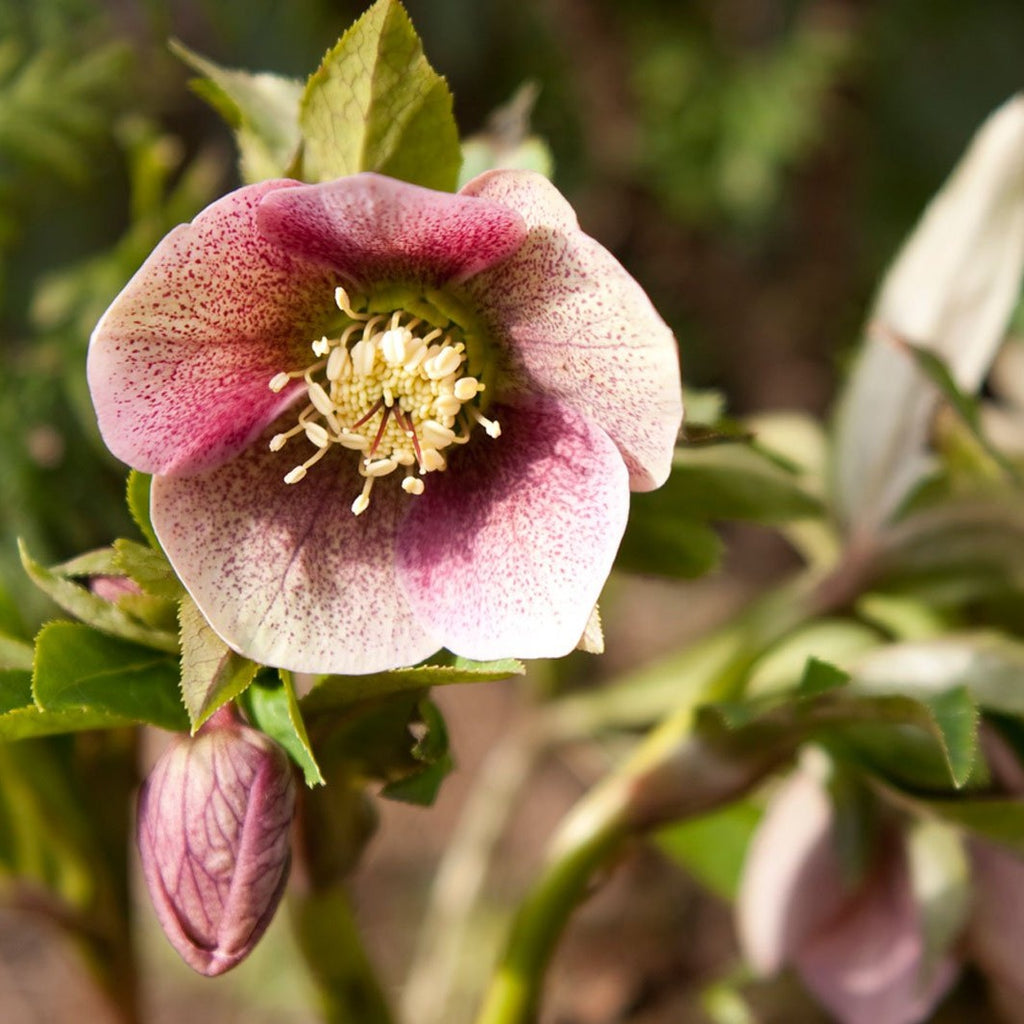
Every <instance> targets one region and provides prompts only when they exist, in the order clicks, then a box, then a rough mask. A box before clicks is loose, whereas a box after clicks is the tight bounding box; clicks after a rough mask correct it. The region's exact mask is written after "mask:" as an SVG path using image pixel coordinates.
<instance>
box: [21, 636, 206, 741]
mask: <svg viewBox="0 0 1024 1024" xmlns="http://www.w3.org/2000/svg"><path fill="white" fill-rule="evenodd" d="M32 692H33V695H34V696H35V701H36V704H37V705H38V706H39V708H40V709H41V710H43V711H53V712H61V711H67V712H78V711H82V710H87V711H93V712H102V713H105V714H107V715H113V716H116V717H119V718H126V719H129V720H132V721H136V722H148V723H149V724H151V725H157V726H160V727H161V728H163V729H172V730H177V729H184V728H186V727H187V724H188V720H187V717H186V715H185V711H184V708H183V707H182V706H181V701H180V699H179V695H178V665H177V661H176V659H174V658H169V657H167V656H166V655H163V654H160V653H158V652H156V651H153V650H151V649H150V648H146V647H140V646H138V645H137V644H133V643H127V642H125V641H124V640H118V639H115V638H114V637H110V636H105V635H103V634H102V633H97V632H96V631H95V630H92V629H90V628H89V627H88V626H83V625H79V624H78V623H74V622H53V623H50V624H49V625H47V626H44V627H43V629H42V630H41V631H40V633H39V636H38V637H37V639H36V660H35V669H34V672H33V677H32Z"/></svg>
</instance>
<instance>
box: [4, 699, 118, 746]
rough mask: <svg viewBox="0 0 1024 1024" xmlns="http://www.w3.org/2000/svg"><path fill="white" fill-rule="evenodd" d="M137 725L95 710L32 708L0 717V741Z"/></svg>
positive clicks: (19, 709) (16, 710) (14, 711)
mask: <svg viewBox="0 0 1024 1024" xmlns="http://www.w3.org/2000/svg"><path fill="white" fill-rule="evenodd" d="M136 724H138V723H137V721H136V720H135V719H133V718H128V717H127V716H125V715H111V714H108V713H107V712H106V711H98V710H96V709H95V708H75V709H73V710H69V711H41V710H40V709H39V708H37V707H36V706H35V705H32V706H31V707H22V708H14V709H13V710H11V711H7V712H5V713H4V714H0V741H3V742H5V743H6V742H13V741H15V740H28V739H37V738H39V737H43V736H60V735H63V734H64V733H69V732H85V731H87V730H92V729H117V728H121V727H123V726H129V725H136Z"/></svg>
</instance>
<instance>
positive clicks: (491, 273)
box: [463, 171, 683, 490]
mask: <svg viewBox="0 0 1024 1024" xmlns="http://www.w3.org/2000/svg"><path fill="white" fill-rule="evenodd" d="M463 194H467V195H475V196H481V197H485V198H491V199H493V200H494V201H496V202H499V203H502V204H506V205H508V206H509V207H511V208H512V209H515V210H518V211H519V212H520V213H521V214H522V216H523V219H524V220H525V221H526V223H527V224H528V225H529V228H530V231H529V234H528V236H527V238H526V241H525V242H524V243H523V244H522V246H520V248H519V249H518V250H517V251H516V253H515V254H514V255H513V256H512V257H511V258H510V259H508V260H507V261H506V262H504V263H502V264H500V265H499V266H496V267H493V268H491V269H490V270H487V271H485V272H484V273H481V274H479V275H478V276H477V277H475V278H473V280H472V281H470V282H468V284H467V288H468V289H469V291H470V293H471V294H472V295H473V297H474V298H475V300H476V301H477V303H478V305H479V306H480V308H481V309H482V310H483V311H484V315H485V316H486V318H487V320H488V322H489V324H490V325H491V326H492V328H493V329H494V331H495V333H496V334H497V336H499V337H500V338H501V339H502V341H503V351H502V356H503V360H504V371H505V376H504V377H503V378H502V379H501V380H500V382H499V384H500V387H501V394H502V395H503V396H514V395H516V394H519V393H523V394H536V393H538V392H539V393H543V394H547V395H551V396H552V397H555V398H557V399H559V400H560V401H562V402H564V403H566V404H568V405H571V406H572V407H573V408H575V409H578V410H579V411H580V412H582V413H584V415H586V416H587V417H589V418H590V419H592V420H594V421H595V422H596V423H599V424H600V425H601V426H602V427H603V428H604V429H605V430H606V431H607V432H608V434H609V435H610V436H611V438H612V439H613V440H614V441H615V443H616V444H617V445H618V446H619V449H620V451H621V453H622V457H623V458H624V459H625V461H626V465H627V466H628V467H629V472H630V484H631V486H632V488H633V489H634V490H651V489H652V488H654V487H658V486H660V485H661V484H662V483H664V481H665V479H666V477H667V476H668V473H669V469H670V467H671V461H672V450H673V447H674V444H675V439H676V435H677V434H678V432H679V426H680V423H681V421H682V411H683V410H682V393H681V388H680V383H679V357H678V352H677V349H676V343H675V339H674V338H673V337H672V332H671V331H670V330H669V328H668V326H667V325H666V324H665V323H664V321H663V320H662V319H661V317H659V316H658V314H657V312H656V311H655V309H654V307H653V306H652V305H651V302H650V300H649V299H648V298H647V296H646V295H645V294H644V292H643V290H642V289H641V288H640V286H639V285H638V284H637V283H636V281H634V280H633V278H632V277H630V275H629V274H628V273H627V272H626V270H625V269H624V268H623V267H622V266H621V264H619V262H618V261H617V260H616V259H615V258H614V257H613V256H612V255H611V254H610V253H609V252H608V251H607V250H606V249H604V248H603V247H602V246H601V245H599V244H598V243H597V242H595V241H594V240H593V239H592V238H590V237H589V236H588V235H585V234H584V233H583V232H582V231H580V230H579V227H578V225H577V222H576V217H575V214H574V213H573V211H572V207H571V206H569V204H568V203H567V202H566V200H565V199H564V198H563V197H562V196H561V195H560V194H559V193H558V191H557V190H556V189H555V187H554V186H553V185H551V183H550V182H548V181H547V180H546V179H545V178H543V177H541V176H540V175H538V174H533V173H532V172H529V171H492V172H489V173H488V174H484V175H481V176H480V177H479V178H476V179H474V180H473V181H471V182H470V183H469V184H468V185H467V186H466V187H465V188H464V189H463Z"/></svg>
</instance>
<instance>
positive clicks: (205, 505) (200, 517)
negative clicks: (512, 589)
mask: <svg viewBox="0 0 1024 1024" xmlns="http://www.w3.org/2000/svg"><path fill="white" fill-rule="evenodd" d="M276 429H280V425H276ZM275 432H276V430H275V427H271V428H270V429H269V430H268V431H267V432H266V433H265V434H264V435H263V437H262V438H260V439H259V440H258V441H257V442H256V443H255V444H254V445H252V446H251V447H250V448H248V449H246V451H244V452H243V453H242V454H241V455H239V456H238V457H236V458H235V459H233V460H232V461H231V462H229V463H227V464H225V465H224V466H222V467H220V468H219V469H216V470H214V471H212V472H209V473H205V474H202V475H199V476H193V477H176V478H167V477H158V478H157V479H156V480H154V482H153V499H152V516H153V526H154V528H155V529H156V532H157V535H158V537H159V538H160V543H161V544H162V545H163V548H164V550H165V551H166V552H167V556H168V558H169V559H170V561H171V564H172V565H173V566H174V568H175V570H176V571H177V572H178V574H179V575H180V577H181V579H182V580H183V582H184V583H185V585H186V587H187V588H188V590H189V592H190V593H191V595H192V597H193V598H194V599H195V601H196V603H197V604H198V605H199V607H200V609H202V612H203V614H204V615H205V616H206V618H207V620H208V621H209V623H210V625H211V626H212V627H213V628H214V629H215V630H216V631H217V633H218V634H219V635H220V636H221V637H222V638H223V639H224V640H225V641H226V642H227V643H228V644H229V645H230V646H231V647H233V648H234V649H235V650H238V651H241V652H242V653H244V654H245V655H246V657H249V658H252V659H254V660H256V661H259V662H262V663H264V664H268V665H275V666H279V667H281V668H287V669H292V670H293V671H296V672H376V671H382V670H384V669H389V668H396V667H398V666H401V665H409V664H412V663H414V662H416V661H419V660H421V659H422V658H425V657H426V656H427V655H428V654H432V653H433V652H434V651H435V650H437V648H438V647H440V646H441V641H439V640H436V639H433V638H432V637H430V636H428V635H427V633H426V632H425V631H424V629H423V627H422V626H421V625H420V624H419V622H418V621H417V619H416V616H415V615H414V614H413V612H412V610H411V609H410V607H409V605H408V603H407V601H406V599H405V596H404V595H403V594H402V592H401V590H400V588H399V587H398V586H397V583H396V578H395V569H394V544H395V530H396V528H397V522H398V519H399V518H400V517H401V515H403V514H404V512H405V509H406V507H407V503H408V502H409V501H410V500H411V499H410V498H409V497H408V496H407V495H405V494H404V493H402V492H401V490H400V488H399V486H398V480H396V479H388V480H384V481H382V482H381V483H380V485H379V486H377V487H376V488H375V489H374V492H373V499H372V504H371V506H370V509H369V510H368V511H367V512H366V513H364V514H363V515H361V516H354V515H352V513H351V511H350V506H351V504H352V501H353V499H354V498H355V496H356V495H357V494H359V492H360V490H361V489H362V486H363V482H364V481H363V478H362V477H361V476H359V474H358V472H357V466H358V461H357V456H356V455H355V454H354V453H352V452H348V451H334V452H331V453H330V454H328V456H327V457H326V458H324V459H323V460H322V461H321V462H319V463H318V464H317V465H316V467H315V469H313V470H311V471H310V473H309V475H308V476H307V477H306V478H305V479H304V480H302V481H301V482H300V483H297V484H293V485H289V484H285V483H284V482H283V480H282V477H283V475H284V473H285V472H286V471H287V470H288V469H289V467H290V466H291V465H292V464H293V462H294V458H293V457H292V456H290V455H288V454H287V453H279V452H271V451H270V450H269V449H268V447H267V442H268V440H269V438H270V437H271V436H272V435H273V434H274V433H275Z"/></svg>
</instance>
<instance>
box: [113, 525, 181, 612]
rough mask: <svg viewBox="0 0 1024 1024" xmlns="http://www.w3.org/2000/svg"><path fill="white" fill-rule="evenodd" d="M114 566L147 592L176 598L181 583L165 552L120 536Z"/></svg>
mask: <svg viewBox="0 0 1024 1024" xmlns="http://www.w3.org/2000/svg"><path fill="white" fill-rule="evenodd" d="M114 565H115V566H116V567H117V569H118V571H119V572H120V573H123V574H124V575H125V576H128V577H130V578H131V579H133V580H134V581H135V582H136V583H137V584H138V585H139V586H140V587H141V588H142V589H143V590H144V591H145V592H146V593H147V594H152V595H153V596H154V597H165V598H168V599H170V600H176V599H177V598H179V597H181V594H182V586H181V583H180V582H179V580H178V577H177V575H176V574H175V572H174V570H173V569H172V568H171V563H170V562H168V561H167V559H166V558H165V557H164V556H163V553H162V552H161V551H159V550H157V549H155V548H151V547H149V546H148V545H147V544H139V543H137V542H136V541H133V540H126V539H125V538H123V537H121V538H119V539H118V540H115V541H114Z"/></svg>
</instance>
